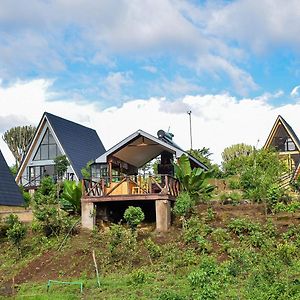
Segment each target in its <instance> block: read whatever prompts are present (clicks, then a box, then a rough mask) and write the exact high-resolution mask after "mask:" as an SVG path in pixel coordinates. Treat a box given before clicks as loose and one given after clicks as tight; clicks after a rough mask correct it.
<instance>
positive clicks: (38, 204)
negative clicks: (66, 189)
mask: <svg viewBox="0 0 300 300" xmlns="http://www.w3.org/2000/svg"><path fill="white" fill-rule="evenodd" d="M56 188H57V187H56V185H55V184H54V183H53V181H52V178H51V177H45V178H44V179H43V180H42V182H41V186H40V188H39V189H38V190H37V191H36V192H35V194H34V201H33V215H34V217H35V219H36V222H37V223H38V226H39V227H40V228H42V230H43V232H44V234H45V235H46V236H50V235H56V236H57V235H59V234H60V233H63V232H66V231H67V230H68V229H69V228H70V226H71V219H70V218H69V217H68V216H67V213H66V212H65V211H63V210H62V209H61V207H60V202H59V199H58V197H57V194H58V192H57V191H56Z"/></svg>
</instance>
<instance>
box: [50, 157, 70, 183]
mask: <svg viewBox="0 0 300 300" xmlns="http://www.w3.org/2000/svg"><path fill="white" fill-rule="evenodd" d="M54 163H55V173H56V175H57V177H58V178H59V179H61V178H62V177H63V175H64V174H65V173H66V172H67V169H68V166H69V165H70V163H69V161H68V159H67V157H66V156H65V155H59V156H57V157H56V158H55V159H54Z"/></svg>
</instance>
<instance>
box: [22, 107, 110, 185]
mask: <svg viewBox="0 0 300 300" xmlns="http://www.w3.org/2000/svg"><path fill="white" fill-rule="evenodd" d="M104 152H105V148H104V147H103V144H102V142H101V140H100V139H99V137H98V135H97V132H96V131H95V130H94V129H91V128H88V127H85V126H82V125H80V124H77V123H74V122H72V121H69V120H66V119H63V118H61V117H58V116H55V115H53V114H50V113H47V112H45V113H44V114H43V116H42V118H41V121H40V123H39V125H38V127H37V129H36V132H35V134H34V137H33V139H32V141H31V143H30V145H29V147H28V150H27V152H26V154H25V156H24V157H23V161H22V163H21V165H20V168H19V170H18V174H17V176H16V182H17V183H18V184H22V185H23V186H24V187H25V188H27V189H36V188H37V187H38V186H39V185H40V181H41V179H42V178H43V177H44V176H55V168H54V166H55V163H54V159H55V158H56V157H57V156H59V155H66V157H67V159H68V160H69V163H70V165H69V167H68V169H67V172H66V173H65V174H64V178H65V179H70V180H75V181H78V180H80V179H81V178H82V175H81V169H82V168H83V167H84V166H85V165H86V164H87V162H89V161H91V160H95V159H96V158H97V157H99V155H101V154H103V153H104Z"/></svg>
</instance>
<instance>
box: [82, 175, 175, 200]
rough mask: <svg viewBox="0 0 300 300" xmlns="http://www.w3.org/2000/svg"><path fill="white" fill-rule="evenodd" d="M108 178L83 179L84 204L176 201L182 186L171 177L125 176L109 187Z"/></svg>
mask: <svg viewBox="0 0 300 300" xmlns="http://www.w3.org/2000/svg"><path fill="white" fill-rule="evenodd" d="M105 182H107V181H106V178H102V179H101V180H100V181H99V182H95V181H91V180H87V179H83V181H82V191H83V195H82V201H83V202H93V203H96V202H115V201H145V200H149V201H154V200H169V201H175V199H176V197H177V196H178V194H179V188H180V184H179V182H178V180H177V179H175V178H174V177H172V176H170V175H159V176H148V177H146V178H145V177H142V176H124V177H122V178H118V180H117V181H115V182H111V183H110V184H109V185H107V184H106V183H105Z"/></svg>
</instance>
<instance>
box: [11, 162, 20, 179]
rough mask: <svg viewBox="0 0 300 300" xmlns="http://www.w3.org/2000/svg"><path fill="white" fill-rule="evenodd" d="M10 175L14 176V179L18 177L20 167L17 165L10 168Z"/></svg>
mask: <svg viewBox="0 0 300 300" xmlns="http://www.w3.org/2000/svg"><path fill="white" fill-rule="evenodd" d="M9 170H10V173H11V174H13V176H14V177H16V175H17V173H18V166H17V165H16V164H14V165H12V166H10V167H9Z"/></svg>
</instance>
